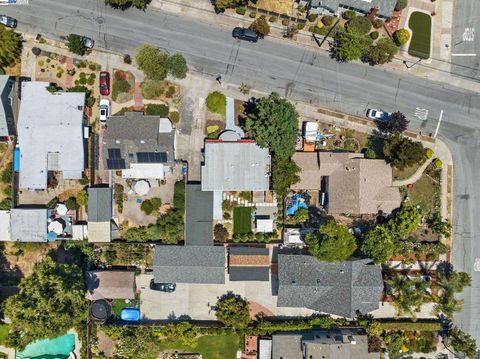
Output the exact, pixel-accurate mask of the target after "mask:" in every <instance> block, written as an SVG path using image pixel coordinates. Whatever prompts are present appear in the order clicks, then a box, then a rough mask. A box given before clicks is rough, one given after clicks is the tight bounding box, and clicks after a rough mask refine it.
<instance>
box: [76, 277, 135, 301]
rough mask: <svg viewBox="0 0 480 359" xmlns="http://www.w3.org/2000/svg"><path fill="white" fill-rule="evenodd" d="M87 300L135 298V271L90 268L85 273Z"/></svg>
mask: <svg viewBox="0 0 480 359" xmlns="http://www.w3.org/2000/svg"><path fill="white" fill-rule="evenodd" d="M85 284H86V287H87V293H86V295H85V297H86V298H87V299H88V300H98V299H129V300H133V299H135V294H136V292H137V287H136V284H135V272H132V271H120V270H92V271H87V272H86V273H85Z"/></svg>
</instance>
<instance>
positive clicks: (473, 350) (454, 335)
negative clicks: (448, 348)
mask: <svg viewBox="0 0 480 359" xmlns="http://www.w3.org/2000/svg"><path fill="white" fill-rule="evenodd" d="M450 344H451V345H452V347H453V349H455V351H456V352H461V353H465V354H467V356H469V357H471V358H473V357H474V356H475V355H476V354H477V343H476V342H475V339H473V337H472V336H471V335H470V334H468V333H465V332H463V331H462V330H461V329H460V328H458V327H457V326H454V327H453V328H452V329H451V330H450Z"/></svg>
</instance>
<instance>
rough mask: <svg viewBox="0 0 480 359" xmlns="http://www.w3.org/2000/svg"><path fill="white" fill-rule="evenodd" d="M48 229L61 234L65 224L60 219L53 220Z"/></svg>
mask: <svg viewBox="0 0 480 359" xmlns="http://www.w3.org/2000/svg"><path fill="white" fill-rule="evenodd" d="M48 231H49V232H55V233H56V234H58V235H61V234H62V233H63V224H62V223H61V222H59V221H52V223H50V224H49V225H48Z"/></svg>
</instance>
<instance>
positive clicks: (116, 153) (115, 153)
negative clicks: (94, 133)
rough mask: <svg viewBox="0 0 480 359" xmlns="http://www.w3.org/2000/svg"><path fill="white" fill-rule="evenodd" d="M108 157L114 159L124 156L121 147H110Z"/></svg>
mask: <svg viewBox="0 0 480 359" xmlns="http://www.w3.org/2000/svg"><path fill="white" fill-rule="evenodd" d="M108 158H110V159H112V160H117V159H121V158H122V156H121V154H120V149H119V148H109V149H108Z"/></svg>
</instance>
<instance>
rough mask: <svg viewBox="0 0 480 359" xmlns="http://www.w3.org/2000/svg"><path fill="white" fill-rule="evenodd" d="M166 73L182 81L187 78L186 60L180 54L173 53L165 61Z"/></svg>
mask: <svg viewBox="0 0 480 359" xmlns="http://www.w3.org/2000/svg"><path fill="white" fill-rule="evenodd" d="M166 65H167V71H168V73H169V74H171V75H172V76H173V77H176V78H177V79H184V78H185V77H186V76H187V72H188V66H187V60H185V57H183V55H182V54H180V53H178V52H177V53H175V54H173V55H172V56H170V57H169V58H168V59H167V64H166Z"/></svg>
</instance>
